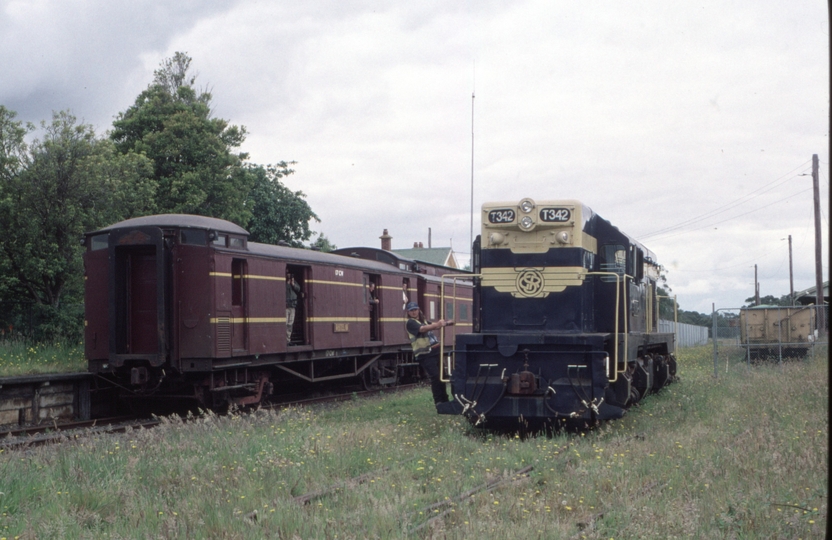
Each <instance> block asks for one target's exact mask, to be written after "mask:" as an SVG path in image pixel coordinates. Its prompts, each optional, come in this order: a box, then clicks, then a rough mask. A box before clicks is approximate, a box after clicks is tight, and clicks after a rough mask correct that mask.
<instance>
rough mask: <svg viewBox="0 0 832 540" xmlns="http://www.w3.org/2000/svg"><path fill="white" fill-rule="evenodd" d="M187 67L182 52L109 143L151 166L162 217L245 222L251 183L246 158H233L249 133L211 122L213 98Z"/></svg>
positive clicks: (117, 124) (117, 125) (119, 122)
mask: <svg viewBox="0 0 832 540" xmlns="http://www.w3.org/2000/svg"><path fill="white" fill-rule="evenodd" d="M190 63H191V58H190V57H188V56H187V55H186V54H184V53H180V52H177V53H176V54H175V55H174V56H173V58H171V59H168V60H166V61H164V62H163V63H162V66H161V67H160V69H158V70H156V71H155V72H154V80H153V83H152V84H151V85H150V86H148V88H147V89H146V90H145V91H143V92H142V93H141V94H139V96H138V97H137V98H136V101H135V103H134V104H133V105H132V106H131V107H129V108H128V109H127V110H126V111H124V112H123V113H120V114H119V115H118V117H117V119H116V120H115V121H114V122H113V127H114V129H113V131H112V132H111V134H110V137H111V139H112V140H113V141H114V142H115V144H116V147H117V148H118V149H119V151H121V152H122V153H124V154H127V153H129V152H133V153H136V154H144V155H145V156H147V157H148V158H150V159H151V160H152V161H153V164H154V167H153V169H154V177H155V179H156V181H157V188H156V194H155V201H156V207H157V211H159V212H164V213H186V214H200V215H206V216H212V217H218V218H223V219H227V220H230V221H234V222H236V223H241V224H242V223H246V222H248V221H249V219H250V218H251V212H250V210H249V209H248V208H247V207H246V204H245V202H246V198H247V196H248V194H249V191H250V189H251V182H252V181H253V177H252V176H251V175H249V174H246V170H245V168H244V165H243V163H244V161H245V160H246V159H247V158H248V154H246V153H244V152H239V153H234V152H233V151H232V149H234V148H237V147H239V146H240V145H241V144H242V143H243V141H244V140H245V136H246V130H245V128H244V127H238V126H231V125H229V123H228V122H227V121H226V120H222V119H219V118H212V117H211V94H210V93H209V92H203V91H197V90H196V89H194V87H193V84H194V82H195V80H196V76H192V77H189V75H188V73H187V72H188V69H189V67H190Z"/></svg>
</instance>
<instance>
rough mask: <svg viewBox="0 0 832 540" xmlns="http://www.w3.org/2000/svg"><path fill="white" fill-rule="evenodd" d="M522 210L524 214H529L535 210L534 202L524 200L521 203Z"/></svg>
mask: <svg viewBox="0 0 832 540" xmlns="http://www.w3.org/2000/svg"><path fill="white" fill-rule="evenodd" d="M520 210H522V211H523V213H524V214H528V213H529V212H531V211H532V210H534V201H533V200H531V199H523V200H522V201H520Z"/></svg>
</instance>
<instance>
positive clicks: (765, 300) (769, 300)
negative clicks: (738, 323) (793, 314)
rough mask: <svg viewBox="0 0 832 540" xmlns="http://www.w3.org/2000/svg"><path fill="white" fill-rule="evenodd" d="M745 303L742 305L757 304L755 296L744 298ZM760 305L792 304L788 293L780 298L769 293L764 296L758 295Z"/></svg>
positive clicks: (751, 305)
mask: <svg viewBox="0 0 832 540" xmlns="http://www.w3.org/2000/svg"><path fill="white" fill-rule="evenodd" d="M745 302H746V305H744V306H743V307H754V306H756V305H757V302H756V301H755V298H754V297H753V296H751V297H749V298H746V299H745ZM760 305H763V306H790V305H792V301H791V298H790V297H789V295H788V294H784V295H783V296H781V297H780V298H777V297H776V296H773V295H771V294H769V295H766V296H761V297H760Z"/></svg>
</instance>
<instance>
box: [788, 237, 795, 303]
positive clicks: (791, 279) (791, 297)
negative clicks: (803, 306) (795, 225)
mask: <svg viewBox="0 0 832 540" xmlns="http://www.w3.org/2000/svg"><path fill="white" fill-rule="evenodd" d="M789 304H790V305H792V306H794V272H793V271H792V235H789Z"/></svg>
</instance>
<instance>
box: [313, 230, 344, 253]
mask: <svg viewBox="0 0 832 540" xmlns="http://www.w3.org/2000/svg"><path fill="white" fill-rule="evenodd" d="M309 247H310V248H312V249H315V250H318V251H323V252H324V253H329V252H330V251H335V250H336V249H338V246H336V245H335V244H333V243H332V242H330V241H329V238H327V237H326V236H324V233H318V237H317V238H316V239H315V241H314V242H312V243H311V244H309Z"/></svg>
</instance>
